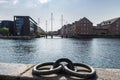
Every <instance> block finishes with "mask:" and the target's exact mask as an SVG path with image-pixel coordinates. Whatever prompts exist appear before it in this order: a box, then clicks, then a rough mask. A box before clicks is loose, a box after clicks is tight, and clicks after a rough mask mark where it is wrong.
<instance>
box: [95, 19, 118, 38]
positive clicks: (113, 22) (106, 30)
mask: <svg viewBox="0 0 120 80" xmlns="http://www.w3.org/2000/svg"><path fill="white" fill-rule="evenodd" d="M94 30H95V31H94V32H95V34H96V35H100V34H101V35H113V36H114V35H120V17H118V18H114V19H110V20H106V21H103V22H101V23H100V24H98V25H97V28H96V29H94ZM96 32H97V33H96Z"/></svg>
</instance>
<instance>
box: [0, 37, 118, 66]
mask: <svg viewBox="0 0 120 80" xmlns="http://www.w3.org/2000/svg"><path fill="white" fill-rule="evenodd" d="M0 44H1V45H0V61H1V62H12V63H13V62H14V63H27V64H28V63H29V64H30V63H32V64H36V63H40V62H41V63H42V62H46V61H55V60H57V59H58V58H63V57H64V58H70V59H71V60H72V61H73V62H83V63H87V64H89V65H92V66H94V67H102V68H106V67H107V68H120V60H119V58H120V54H119V52H120V39H102V38H98V39H96V38H93V39H70V38H63V39H62V38H59V37H55V38H54V39H51V38H48V39H45V38H40V39H33V40H4V39H0Z"/></svg>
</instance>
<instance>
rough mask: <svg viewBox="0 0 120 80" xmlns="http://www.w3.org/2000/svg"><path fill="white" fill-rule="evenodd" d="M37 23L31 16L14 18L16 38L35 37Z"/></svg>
mask: <svg viewBox="0 0 120 80" xmlns="http://www.w3.org/2000/svg"><path fill="white" fill-rule="evenodd" d="M37 27H38V26H37V23H36V22H35V21H34V20H33V19H32V18H31V17H29V16H14V29H15V34H14V35H15V36H34V35H35V32H36V31H37Z"/></svg>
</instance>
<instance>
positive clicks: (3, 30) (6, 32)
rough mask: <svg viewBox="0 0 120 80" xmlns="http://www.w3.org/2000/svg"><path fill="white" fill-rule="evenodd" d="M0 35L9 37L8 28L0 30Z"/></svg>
mask: <svg viewBox="0 0 120 80" xmlns="http://www.w3.org/2000/svg"><path fill="white" fill-rule="evenodd" d="M0 33H1V34H2V35H3V36H8V35H9V28H6V27H3V28H0Z"/></svg>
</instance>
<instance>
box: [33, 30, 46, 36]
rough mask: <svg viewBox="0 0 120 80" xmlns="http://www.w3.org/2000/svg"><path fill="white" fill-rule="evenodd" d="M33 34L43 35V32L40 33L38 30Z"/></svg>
mask: <svg viewBox="0 0 120 80" xmlns="http://www.w3.org/2000/svg"><path fill="white" fill-rule="evenodd" d="M35 33H36V34H37V35H45V33H44V32H40V31H38V30H37V31H36V32H35Z"/></svg>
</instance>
